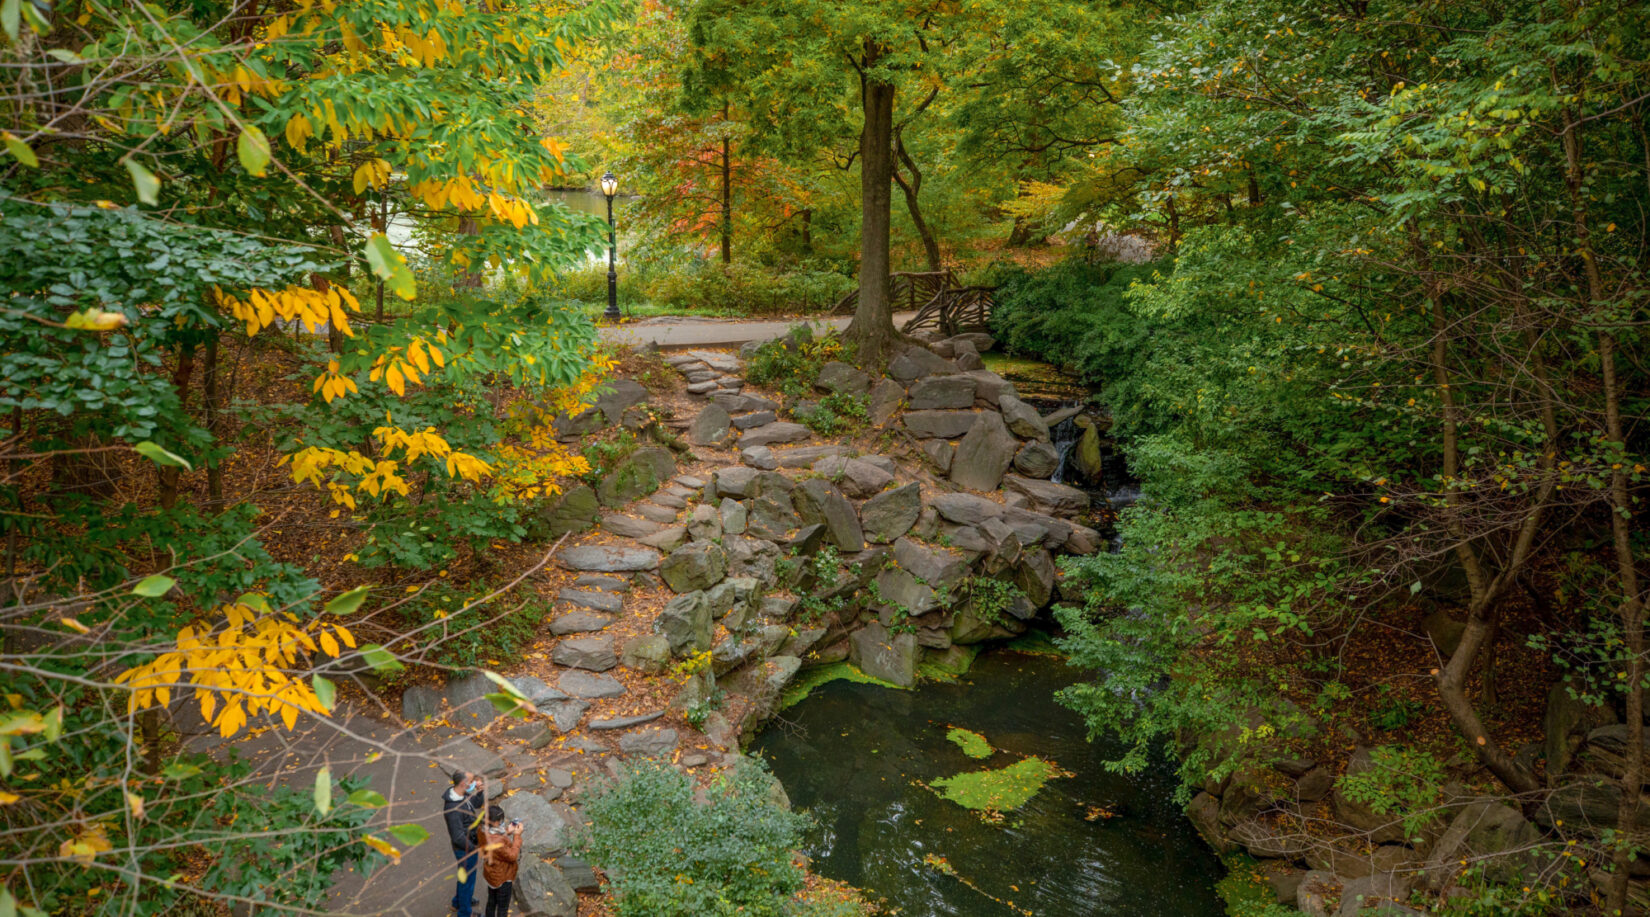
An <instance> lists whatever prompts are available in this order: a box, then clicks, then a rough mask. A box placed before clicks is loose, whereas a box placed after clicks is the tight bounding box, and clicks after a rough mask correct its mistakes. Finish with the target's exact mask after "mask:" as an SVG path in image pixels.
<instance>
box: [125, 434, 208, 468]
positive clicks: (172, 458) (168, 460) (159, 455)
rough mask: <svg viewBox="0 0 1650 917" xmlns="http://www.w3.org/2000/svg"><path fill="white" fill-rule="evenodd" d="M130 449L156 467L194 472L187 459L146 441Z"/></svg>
mask: <svg viewBox="0 0 1650 917" xmlns="http://www.w3.org/2000/svg"><path fill="white" fill-rule="evenodd" d="M132 449H133V450H134V451H136V452H137V454H138V455H141V456H143V457H144V458H147V459H148V460H149V461H151V462H154V463H155V464H156V465H161V466H164V467H167V468H182V469H183V470H184V471H194V470H195V466H193V465H191V464H189V460H188V459H186V458H184V457H183V456H181V455H178V454H177V453H175V452H168V451H166V450H165V449H162V448H161V447H159V446H157V445H155V444H154V443H151V442H147V441H145V442H141V443H138V444H137V445H135V446H133V447H132Z"/></svg>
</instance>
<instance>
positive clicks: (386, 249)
mask: <svg viewBox="0 0 1650 917" xmlns="http://www.w3.org/2000/svg"><path fill="white" fill-rule="evenodd" d="M367 265H368V266H369V267H371V268H372V272H373V274H374V275H375V276H377V277H378V278H379V279H380V280H382V281H384V284H385V285H386V286H388V287H389V288H390V289H391V290H393V291H394V292H395V295H397V296H399V297H401V298H402V299H412V298H413V296H414V295H416V294H417V292H418V285H417V283H416V282H415V281H414V280H413V274H412V271H410V270H408V269H407V263H406V261H405V260H403V259H402V257H401V253H400V252H397V251H396V250H395V246H393V245H391V244H390V239H389V236H386V235H384V234H383V233H381V232H375V233H373V234H372V238H370V239H368V240H367Z"/></svg>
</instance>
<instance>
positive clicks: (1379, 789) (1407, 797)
mask: <svg viewBox="0 0 1650 917" xmlns="http://www.w3.org/2000/svg"><path fill="white" fill-rule="evenodd" d="M1369 757H1370V763H1371V765H1372V766H1371V767H1369V768H1367V769H1365V770H1362V771H1360V772H1358V773H1356V774H1348V775H1347V776H1345V777H1342V778H1341V779H1340V781H1339V783H1338V784H1337V786H1338V787H1339V789H1340V791H1341V792H1342V793H1345V794H1346V797H1347V798H1348V799H1351V800H1353V801H1354V802H1361V803H1363V804H1364V805H1366V806H1369V808H1370V809H1371V810H1373V811H1374V812H1375V813H1376V814H1379V815H1397V816H1400V817H1401V818H1402V819H1403V823H1404V833H1405V834H1407V835H1409V836H1410V837H1416V836H1418V835H1419V834H1420V833H1421V829H1423V828H1425V827H1426V826H1427V825H1428V824H1430V823H1431V822H1433V821H1434V820H1436V819H1437V818H1438V817H1439V810H1438V807H1437V806H1438V803H1439V802H1440V801H1442V799H1443V796H1442V789H1441V788H1442V787H1443V785H1444V766H1443V765H1442V764H1441V763H1439V761H1438V759H1437V758H1434V757H1433V756H1432V755H1431V754H1429V753H1427V752H1425V751H1420V750H1417V749H1409V748H1400V747H1398V746H1396V745H1382V746H1379V747H1377V748H1373V749H1371V750H1370V753H1369Z"/></svg>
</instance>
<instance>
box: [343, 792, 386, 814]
mask: <svg viewBox="0 0 1650 917" xmlns="http://www.w3.org/2000/svg"><path fill="white" fill-rule="evenodd" d="M386 803H387V800H385V799H384V795H383V794H382V793H378V792H375V791H373V790H367V789H361V790H356V791H355V792H353V793H351V794H349V804H350V805H352V806H361V807H363V808H367V809H382V808H383V807H384V806H385V804H386Z"/></svg>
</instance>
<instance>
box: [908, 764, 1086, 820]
mask: <svg viewBox="0 0 1650 917" xmlns="http://www.w3.org/2000/svg"><path fill="white" fill-rule="evenodd" d="M1064 776H1066V772H1065V771H1062V770H1061V769H1060V768H1059V766H1058V765H1056V764H1055V763H1054V762H1052V761H1045V760H1043V759H1042V758H1039V757H1037V756H1036V755H1032V756H1030V757H1027V758H1021V759H1020V760H1019V761H1016V762H1015V763H1013V764H1010V765H1009V766H1007V767H1003V768H997V769H996V770H985V771H969V772H967V773H964V774H957V775H956V776H954V777H941V778H940V779H938V780H935V781H934V782H933V783H931V784H929V786H928V788H929V789H930V790H933V791H934V792H935V793H937V794H939V796H940V798H941V799H948V800H950V801H952V802H954V803H956V804H957V805H959V806H962V807H963V808H965V809H970V810H972V811H975V812H979V813H981V814H982V815H984V816H985V817H987V818H989V819H993V820H994V819H997V818H1000V817H1002V814H1003V813H1004V812H1012V811H1014V810H1015V809H1018V808H1019V807H1021V806H1023V805H1025V804H1026V803H1028V802H1030V801H1031V797H1033V796H1036V795H1037V791H1038V790H1041V789H1042V788H1043V784H1045V783H1047V782H1049V781H1050V780H1052V779H1054V778H1055V777H1064Z"/></svg>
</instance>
